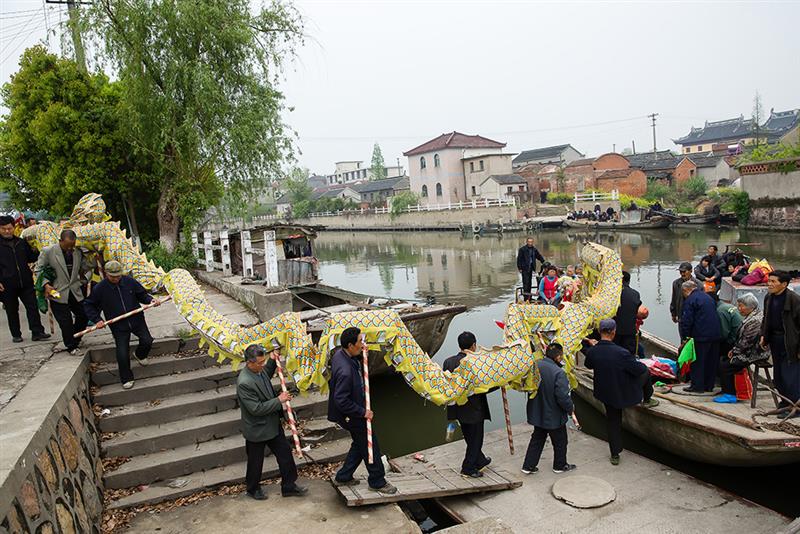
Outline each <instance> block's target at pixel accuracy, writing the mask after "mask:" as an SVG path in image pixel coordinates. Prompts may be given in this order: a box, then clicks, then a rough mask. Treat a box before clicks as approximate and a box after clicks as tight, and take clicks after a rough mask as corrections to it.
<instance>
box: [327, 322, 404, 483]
mask: <svg viewBox="0 0 800 534" xmlns="http://www.w3.org/2000/svg"><path fill="white" fill-rule="evenodd" d="M340 341H341V347H340V348H339V349H338V350H337V351H336V352H335V353H334V354H333V357H332V358H331V379H330V383H329V386H330V393H329V396H328V420H329V421H332V422H334V423H336V424H338V425H339V426H341V427H342V428H344V429H345V430H347V431H348V432H350V436H351V437H352V439H353V442H352V444H351V445H350V451H349V452H348V453H347V457H346V458H345V460H344V465H342V467H341V469H339V471H337V473H336V476H335V477H334V483H335V484H337V485H356V484H358V480H356V479H354V478H353V473H355V471H356V468H357V467H358V466H359V465H360V464H361V462H362V461H363V462H364V464H365V465H366V467H367V472H368V473H369V477H368V479H367V482H368V483H369V487H370V489H372V490H373V491H377V492H378V493H382V494H384V495H393V494H395V493H397V488H395V487H394V486H392V485H391V484H389V483H388V482H386V470H385V469H384V467H383V462H382V461H381V452H380V446H379V445H378V439H377V437H376V436H373V437H372V449H373V451H372V452H373V461H372V462H371V463H370V462H369V445H368V438H367V420H370V421H371V420H372V418H373V413H372V410H368V409H367V408H366V396H365V390H364V379H363V376H362V370H361V369H360V366H359V359H361V357H362V355H361V353H362V349H363V342H362V340H361V330H359V329H358V328H355V327H350V328H346V329H345V330H344V331H343V332H342V335H341V338H340Z"/></svg>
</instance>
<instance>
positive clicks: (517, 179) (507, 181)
mask: <svg viewBox="0 0 800 534" xmlns="http://www.w3.org/2000/svg"><path fill="white" fill-rule="evenodd" d="M489 180H494V181H495V182H497V183H498V184H500V185H514V184H527V183H528V182H527V181H526V180H525V178H523V177H522V176H520V175H519V174H493V175H491V176H490V177H488V178H487V179H486V180H484V181H483V182H481V185H483V184H485V183H486V182H488V181H489Z"/></svg>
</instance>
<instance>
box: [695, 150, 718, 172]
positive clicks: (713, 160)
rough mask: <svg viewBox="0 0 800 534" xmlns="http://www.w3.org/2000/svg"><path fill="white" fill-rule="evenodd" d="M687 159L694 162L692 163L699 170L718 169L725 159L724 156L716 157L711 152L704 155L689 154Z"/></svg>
mask: <svg viewBox="0 0 800 534" xmlns="http://www.w3.org/2000/svg"><path fill="white" fill-rule="evenodd" d="M686 157H687V158H689V159H690V160H692V163H694V164H695V165H696V166H697V168H699V169H700V168H707V167H716V166H717V164H718V163H719V161H720V160H721V159H724V157H723V156H715V155H714V154H713V153H711V152H704V153H702V154H687V155H686Z"/></svg>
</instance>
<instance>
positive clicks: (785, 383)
mask: <svg viewBox="0 0 800 534" xmlns="http://www.w3.org/2000/svg"><path fill="white" fill-rule="evenodd" d="M774 337H777V336H774ZM769 347H770V351H771V352H772V372H773V374H774V376H773V379H774V381H775V387H776V388H777V390H778V391H779V392H780V394H781V395H783V396H784V397H788V398H789V399H791V401H792V402H797V401H798V400H800V362H798V361H797V360H790V359H789V356H788V355H787V353H786V343H785V340H784V338H783V336H780V337H777V339H770V340H769ZM785 404H786V401H784V400H783V399H781V405H785Z"/></svg>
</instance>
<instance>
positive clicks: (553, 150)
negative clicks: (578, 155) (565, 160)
mask: <svg viewBox="0 0 800 534" xmlns="http://www.w3.org/2000/svg"><path fill="white" fill-rule="evenodd" d="M570 147H571V145H569V144H566V145H555V146H548V147H544V148H534V149H531V150H523V151H522V152H520V154H519V156H517V157H516V158H514V160H513V161H514V163H515V164H517V165H519V164H521V163H525V162H526V161H537V160H542V159H547V160H556V161H557V160H559V159H560V156H561V154H562V153H563V152H564V151H565V150H566V149H568V148H570ZM572 149H573V150H575V148H574V147H572Z"/></svg>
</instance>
